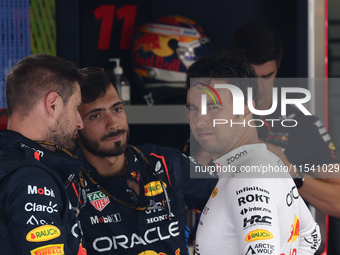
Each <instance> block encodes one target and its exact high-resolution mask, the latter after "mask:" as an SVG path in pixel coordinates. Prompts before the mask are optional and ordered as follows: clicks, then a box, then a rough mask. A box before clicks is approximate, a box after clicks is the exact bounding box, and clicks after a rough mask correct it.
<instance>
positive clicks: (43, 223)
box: [26, 215, 53, 226]
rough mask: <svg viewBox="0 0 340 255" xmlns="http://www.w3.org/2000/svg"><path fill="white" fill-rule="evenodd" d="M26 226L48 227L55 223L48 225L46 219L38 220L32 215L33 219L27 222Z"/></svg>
mask: <svg viewBox="0 0 340 255" xmlns="http://www.w3.org/2000/svg"><path fill="white" fill-rule="evenodd" d="M26 224H27V225H33V226H34V225H48V224H51V225H53V222H51V223H48V222H47V221H46V220H44V219H41V220H38V219H37V218H36V217H35V216H34V215H31V217H30V218H29V219H28V220H27V222H26Z"/></svg>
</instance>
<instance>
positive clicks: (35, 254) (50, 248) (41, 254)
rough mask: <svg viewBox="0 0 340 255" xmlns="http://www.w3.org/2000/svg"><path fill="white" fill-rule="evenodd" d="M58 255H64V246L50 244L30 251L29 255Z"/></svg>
mask: <svg viewBox="0 0 340 255" xmlns="http://www.w3.org/2000/svg"><path fill="white" fill-rule="evenodd" d="M46 254H59V255H64V254H65V253H64V244H50V245H45V246H41V247H38V248H36V249H34V250H31V255H46Z"/></svg>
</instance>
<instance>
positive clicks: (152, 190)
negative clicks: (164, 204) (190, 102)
mask: <svg viewBox="0 0 340 255" xmlns="http://www.w3.org/2000/svg"><path fill="white" fill-rule="evenodd" d="M163 184H164V188H166V183H164V182H163ZM144 192H145V196H147V197H151V196H156V195H158V194H161V193H162V192H163V188H162V184H161V183H160V181H153V182H150V183H148V184H146V185H145V186H144Z"/></svg>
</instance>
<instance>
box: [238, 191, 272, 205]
mask: <svg viewBox="0 0 340 255" xmlns="http://www.w3.org/2000/svg"><path fill="white" fill-rule="evenodd" d="M269 199H270V197H268V196H265V195H259V194H249V195H247V196H245V197H239V198H238V205H239V206H241V205H242V204H246V203H247V202H254V201H255V202H262V203H266V204H268V202H269Z"/></svg>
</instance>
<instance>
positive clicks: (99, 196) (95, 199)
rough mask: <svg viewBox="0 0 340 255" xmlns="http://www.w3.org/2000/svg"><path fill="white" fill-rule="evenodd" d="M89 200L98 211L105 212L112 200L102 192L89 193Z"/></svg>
mask: <svg viewBox="0 0 340 255" xmlns="http://www.w3.org/2000/svg"><path fill="white" fill-rule="evenodd" d="M87 198H88V199H89V201H90V202H91V204H92V205H93V207H94V208H96V209H97V210H98V211H101V210H103V209H104V208H105V206H107V205H108V204H109V203H110V199H109V198H108V197H107V196H106V195H105V194H104V193H103V192H101V191H96V192H92V193H89V194H87Z"/></svg>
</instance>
